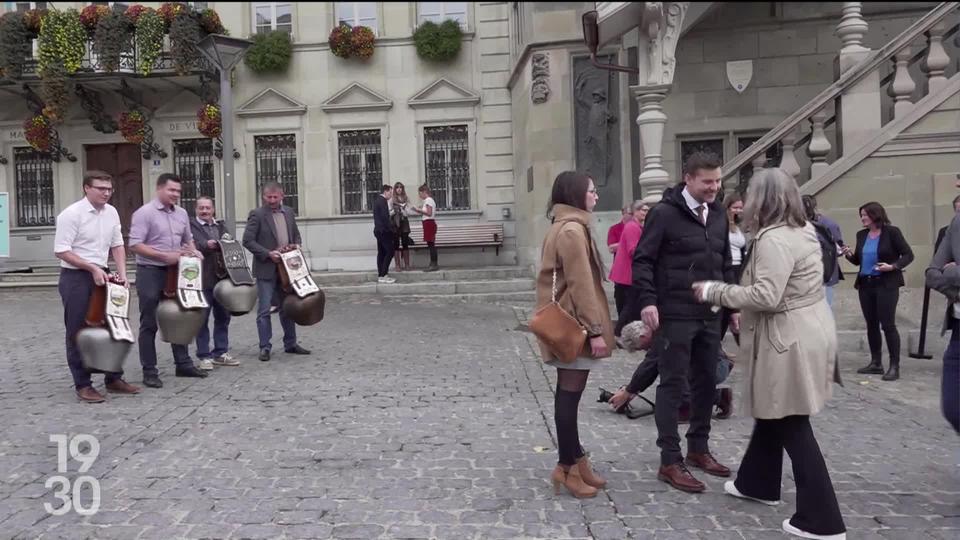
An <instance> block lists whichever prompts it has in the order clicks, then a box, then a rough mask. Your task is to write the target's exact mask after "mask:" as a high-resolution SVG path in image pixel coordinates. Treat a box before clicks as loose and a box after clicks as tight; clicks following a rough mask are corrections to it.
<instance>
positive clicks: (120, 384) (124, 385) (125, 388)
mask: <svg viewBox="0 0 960 540" xmlns="http://www.w3.org/2000/svg"><path fill="white" fill-rule="evenodd" d="M106 387H107V392H110V393H113V394H139V393H140V387H139V386H134V385H132V384H130V383H128V382H127V381H125V380H123V379H117V380H116V381H112V382H108V383H107V384H106Z"/></svg>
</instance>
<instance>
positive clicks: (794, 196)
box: [742, 168, 807, 233]
mask: <svg viewBox="0 0 960 540" xmlns="http://www.w3.org/2000/svg"><path fill="white" fill-rule="evenodd" d="M742 221H743V223H744V225H745V227H746V229H747V230H748V231H750V232H753V233H756V232H757V231H759V230H760V229H763V228H764V227H769V226H770V225H776V224H778V223H783V224H786V225H788V226H790V227H803V226H805V225H806V224H807V217H806V215H805V214H804V212H803V201H801V199H800V189H799V188H798V187H797V182H796V180H794V179H793V177H792V176H790V175H789V174H788V173H787V172H786V171H784V170H783V169H780V168H772V169H763V170H762V171H760V173H758V174H755V175H754V176H753V178H751V179H750V186H749V187H747V195H746V201H745V204H744V206H743V220H742Z"/></svg>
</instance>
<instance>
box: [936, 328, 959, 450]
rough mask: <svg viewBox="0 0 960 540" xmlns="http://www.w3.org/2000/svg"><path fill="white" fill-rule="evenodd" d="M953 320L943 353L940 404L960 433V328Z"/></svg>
mask: <svg viewBox="0 0 960 540" xmlns="http://www.w3.org/2000/svg"><path fill="white" fill-rule="evenodd" d="M957 326H958V322H957V321H956V320H954V321H953V332H952V333H951V335H950V344H949V345H947V350H946V351H945V352H944V353H943V378H942V379H941V381H940V406H941V408H943V416H944V418H946V419H947V422H950V425H951V426H953V429H954V431H957V432H958V433H960V328H958V327H957Z"/></svg>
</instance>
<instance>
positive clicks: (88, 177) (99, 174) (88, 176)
mask: <svg viewBox="0 0 960 540" xmlns="http://www.w3.org/2000/svg"><path fill="white" fill-rule="evenodd" d="M94 180H103V181H104V182H113V177H112V176H110V173H108V172H104V171H96V170H94V171H87V172H85V173H83V185H85V186H87V187H92V186H93V181H94Z"/></svg>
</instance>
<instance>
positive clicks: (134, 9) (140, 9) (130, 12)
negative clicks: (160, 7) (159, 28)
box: [124, 4, 163, 24]
mask: <svg viewBox="0 0 960 540" xmlns="http://www.w3.org/2000/svg"><path fill="white" fill-rule="evenodd" d="M156 12H157V10H155V9H153V8H151V7H147V6H142V5H140V4H134V5H132V6H130V7H128V8H127V11H126V12H124V15H126V16H127V18H128V19H130V22H131V23H132V24H137V23H139V22H140V16H141V15H143V14H144V13H156ZM161 20H163V19H162V18H161Z"/></svg>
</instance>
